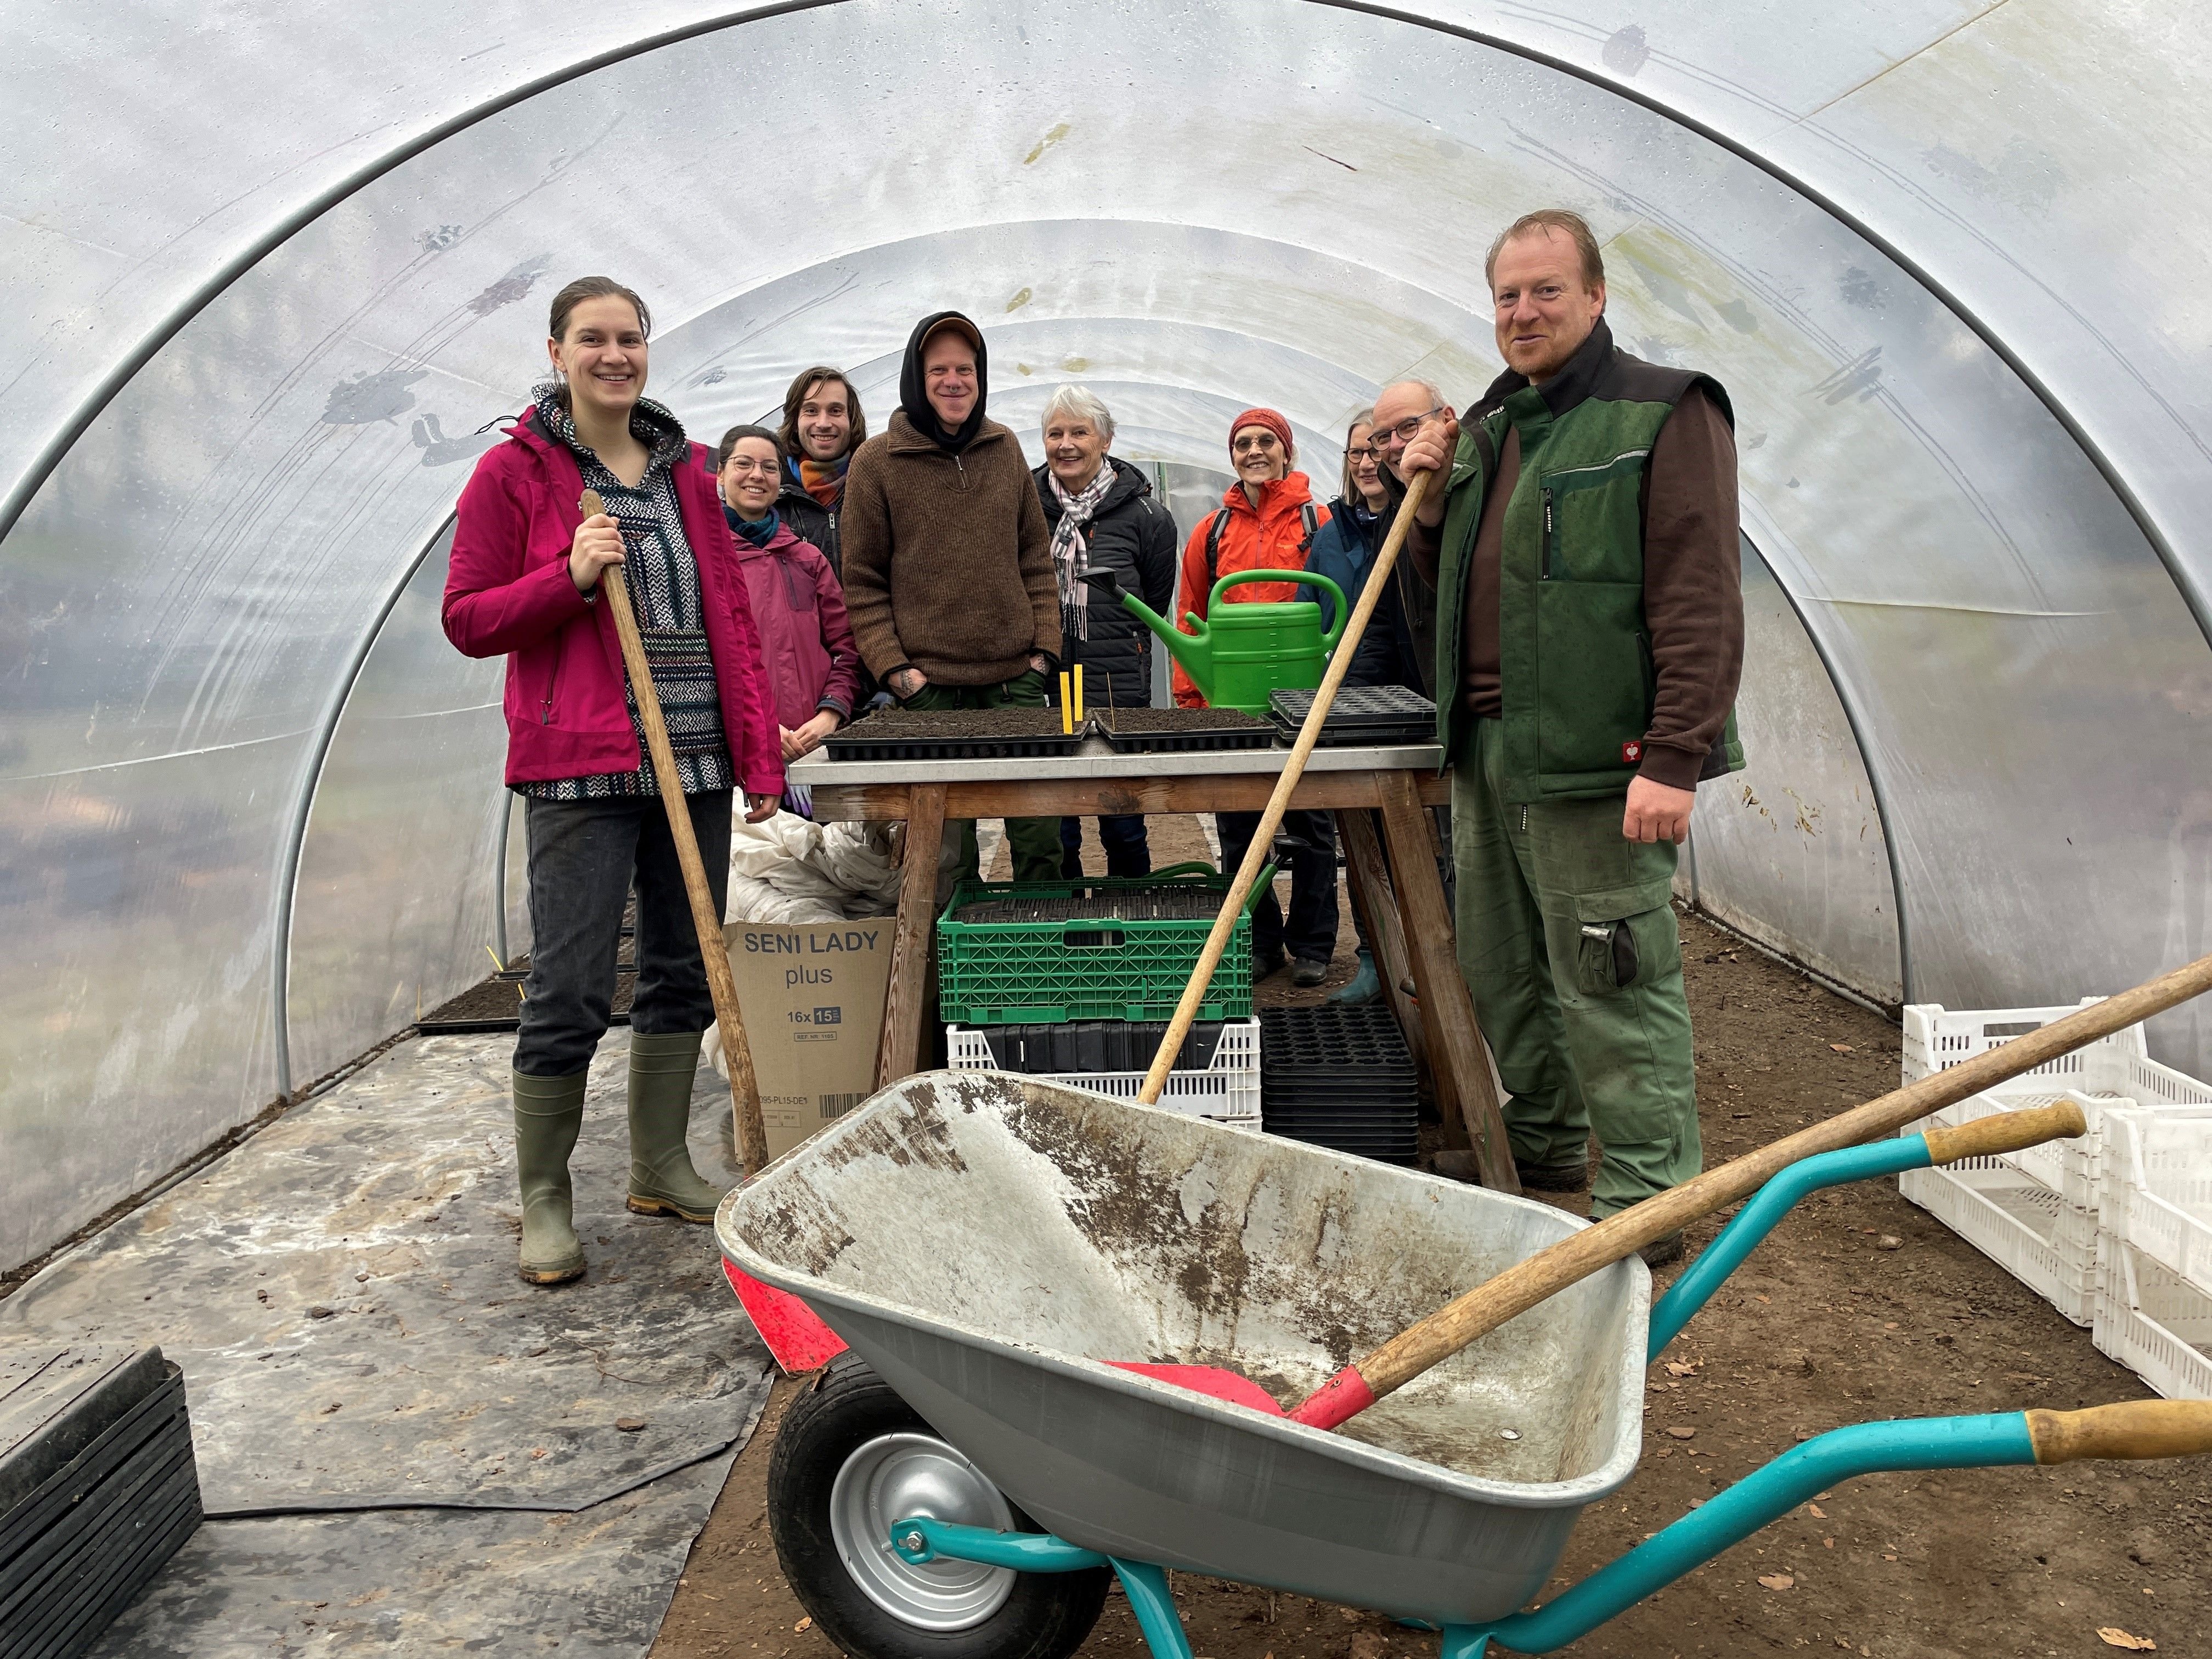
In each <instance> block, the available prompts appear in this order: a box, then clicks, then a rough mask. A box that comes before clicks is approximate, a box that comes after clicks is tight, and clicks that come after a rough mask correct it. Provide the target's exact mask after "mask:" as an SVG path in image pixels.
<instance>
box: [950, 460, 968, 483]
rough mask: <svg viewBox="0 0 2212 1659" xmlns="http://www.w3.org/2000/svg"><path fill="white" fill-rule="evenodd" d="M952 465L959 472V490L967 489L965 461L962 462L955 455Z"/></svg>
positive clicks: (966, 465) (966, 466)
mask: <svg viewBox="0 0 2212 1659" xmlns="http://www.w3.org/2000/svg"><path fill="white" fill-rule="evenodd" d="M952 465H954V466H956V467H957V468H958V469H959V471H960V487H961V489H967V488H968V464H967V463H966V462H965V461H963V460H962V459H960V458H959V457H958V456H957V455H955V456H954V457H953V458H952Z"/></svg>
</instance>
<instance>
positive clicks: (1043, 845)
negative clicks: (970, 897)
mask: <svg viewBox="0 0 2212 1659" xmlns="http://www.w3.org/2000/svg"><path fill="white" fill-rule="evenodd" d="M900 706H901V707H902V708H1043V707H1044V706H1045V699H1044V676H1043V675H1042V674H1040V673H1038V672H1037V671H1036V670H1035V669H1030V671H1028V672H1027V673H1024V674H1017V675H1015V676H1014V678H1012V679H1010V680H1006V681H1003V682H1001V683H1000V684H997V685H938V684H934V683H933V684H928V685H925V686H923V687H922V688H921V690H919V691H917V692H915V694H914V696H911V697H908V698H907V699H906V700H905V701H904V702H902V704H901V705H900ZM955 822H956V823H958V824H959V826H960V873H961V874H962V875H963V876H974V875H977V874H979V873H981V869H980V866H981V862H982V861H981V859H980V858H979V857H978V856H977V853H976V846H975V819H973V818H960V819H956V820H955ZM947 827H948V828H949V827H950V826H947ZM1006 844H1007V845H1008V846H1009V847H1010V848H1012V849H1013V862H1014V879H1015V880H1016V881H1058V880H1059V879H1060V820H1059V819H1058V818H1057V817H1049V818H1008V819H1007V820H1006Z"/></svg>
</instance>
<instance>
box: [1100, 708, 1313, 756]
mask: <svg viewBox="0 0 2212 1659" xmlns="http://www.w3.org/2000/svg"><path fill="white" fill-rule="evenodd" d="M1091 718H1092V719H1094V720H1097V722H1098V729H1099V730H1100V731H1101V732H1103V733H1104V734H1105V737H1106V741H1107V742H1108V743H1109V744H1112V745H1113V746H1114V751H1115V753H1116V754H1120V755H1156V754H1166V753H1170V752H1177V753H1179V752H1185V751H1189V750H1206V749H1265V748H1266V747H1267V745H1268V744H1270V743H1272V742H1273V741H1274V733H1273V729H1272V728H1271V727H1270V726H1268V724H1267V721H1265V720H1255V719H1254V718H1253V717H1252V716H1251V715H1249V714H1245V713H1243V711H1241V710H1239V709H1235V708H1094V709H1092V710H1091Z"/></svg>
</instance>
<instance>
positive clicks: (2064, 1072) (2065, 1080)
mask: <svg viewBox="0 0 2212 1659" xmlns="http://www.w3.org/2000/svg"><path fill="white" fill-rule="evenodd" d="M2103 1000H2104V999H2103V998H2102V997H2084V998H2083V999H2082V1000H2081V1001H2080V1002H2079V1003H2077V1004H2075V1006H2073V1007H2071V1008H2065V1007H2060V1008H1979V1009H1974V1008H1962V1009H1949V1008H1946V1007H1944V1006H1943V1005H1942V1003H1940V1002H1912V1003H1907V1004H1906V1005H1905V1010H1904V1014H1903V1021H1904V1025H1905V1042H1904V1051H1905V1081H1906V1082H1907V1083H1917V1082H1918V1081H1919V1080H1920V1079H1922V1078H1923V1077H1929V1076H1932V1075H1933V1074H1934V1073H1937V1072H1947V1071H1948V1070H1950V1069H1951V1067H1952V1066H1956V1065H1959V1064H1960V1063H1961V1062H1963V1061H1966V1060H1972V1059H1973V1058H1974V1056H1975V1055H1977V1054H1984V1053H1986V1052H1987V1051H1989V1050H1990V1049H1991V1048H1996V1047H1997V1046H1998V1045H1999V1044H2001V1043H2006V1042H2011V1041H2012V1040H2013V1039H2014V1038H2015V1037H2016V1036H2026V1035H2027V1033H2028V1032H2030V1031H2033V1030H2039V1029H2040V1028H2041V1027H2043V1026H2045V1025H2048V1024H2051V1022H2052V1021H2053V1020H2057V1019H2062V1018H2064V1017H2065V1016H2067V1015H2068V1014H2071V1013H2075V1012H2079V1011H2080V1010H2081V1009H2082V1008H2086V1007H2087V1006H2090V1005H2091V1004H2092V1003H2096V1002H2101V1001H2103ZM2149 1052H2150V1051H2149V1049H2148V1048H2146V1047H2145V1046H2144V1044H2143V1032H2142V1026H2141V1025H2140V1024H2137V1025H2130V1026H2129V1027H2128V1028H2127V1029H2126V1030H2122V1031H2115V1032H2114V1033H2113V1034H2112V1036H2108V1037H2100V1038H2098V1039H2097V1041H2096V1042H2092V1043H2090V1044H2089V1045H2088V1046H2087V1047H2086V1048H2077V1049H2075V1051H2074V1052H2073V1053H2072V1054H2061V1055H2060V1056H2059V1057H2058V1058H2057V1059H2056V1060H2045V1062H2044V1063H2043V1064H2042V1065H2040V1066H2037V1067H2036V1068H2035V1069H2034V1070H2033V1071H2032V1072H2027V1073H2022V1074H2021V1076H2020V1077H2019V1078H2016V1079H2014V1080H2013V1082H2012V1083H2011V1084H2010V1085H2008V1086H2009V1087H2014V1088H2022V1087H2026V1088H2040V1089H2044V1090H2046V1091H2047V1090H2052V1089H2079V1090H2081V1092H2082V1093H2084V1094H2091V1095H2124V1094H2126V1093H2127V1092H2128V1091H2127V1090H2126V1088H2125V1087H2124V1086H2123V1085H2122V1083H2121V1079H2122V1078H2123V1077H2124V1075H2125V1073H2126V1070H2127V1066H2126V1061H2127V1060H2129V1059H2130V1058H2135V1059H2142V1058H2145V1057H2147V1056H2148V1054H2149ZM2030 1079H2036V1081H2035V1082H2033V1083H2031V1082H2030Z"/></svg>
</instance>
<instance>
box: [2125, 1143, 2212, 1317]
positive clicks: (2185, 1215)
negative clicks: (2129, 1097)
mask: <svg viewBox="0 0 2212 1659" xmlns="http://www.w3.org/2000/svg"><path fill="white" fill-rule="evenodd" d="M2104 1123H2105V1149H2104V1157H2103V1162H2102V1168H2101V1170H2100V1175H2101V1179H2100V1182H2099V1184H2100V1187H2101V1188H2103V1194H2102V1202H2101V1206H2100V1225H2102V1226H2103V1227H2104V1229H2105V1230H2106V1231H2107V1232H2111V1233H2114V1234H2117V1235H2118V1237H2122V1238H2124V1239H2125V1240H2127V1242H2128V1243H2130V1244H2131V1245H2133V1246H2134V1247H2135V1248H2136V1249H2137V1250H2139V1251H2141V1252H2142V1254H2143V1255H2147V1256H2148V1257H2150V1258H2151V1259H2152V1260H2153V1261H2157V1262H2159V1263H2160V1265H2162V1266H2163V1267H2166V1268H2167V1269H2168V1270H2169V1271H2171V1272H2172V1273H2179V1275H2180V1276H2181V1277H2182V1278H2184V1279H2187V1280H2189V1281H2190V1282H2191V1284H2194V1285H2201V1286H2203V1287H2204V1289H2205V1291H2206V1292H2207V1293H2208V1295H2212V1106H2174V1107H2167V1108H2165V1109H2154V1110H2145V1109H2127V1108H2119V1107H2116V1108H2114V1109H2112V1110H2110V1111H2108V1112H2106V1114H2105V1120H2104Z"/></svg>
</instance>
